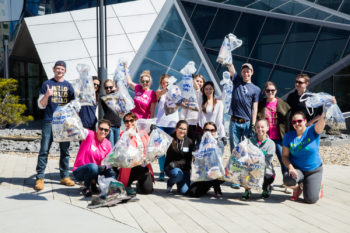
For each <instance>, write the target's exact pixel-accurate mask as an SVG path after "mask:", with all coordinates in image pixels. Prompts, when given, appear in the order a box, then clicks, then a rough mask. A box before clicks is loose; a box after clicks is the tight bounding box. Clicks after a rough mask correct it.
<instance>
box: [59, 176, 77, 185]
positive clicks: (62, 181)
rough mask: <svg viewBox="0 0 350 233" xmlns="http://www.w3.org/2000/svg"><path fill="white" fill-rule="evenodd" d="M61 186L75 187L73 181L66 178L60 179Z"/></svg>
mask: <svg viewBox="0 0 350 233" xmlns="http://www.w3.org/2000/svg"><path fill="white" fill-rule="evenodd" d="M61 184H63V185H65V186H74V185H75V183H74V181H73V180H72V179H71V178H70V177H66V178H63V179H61Z"/></svg>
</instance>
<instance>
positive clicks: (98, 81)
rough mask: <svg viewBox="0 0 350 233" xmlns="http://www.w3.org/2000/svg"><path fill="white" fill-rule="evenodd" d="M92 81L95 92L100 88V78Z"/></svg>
mask: <svg viewBox="0 0 350 233" xmlns="http://www.w3.org/2000/svg"><path fill="white" fill-rule="evenodd" d="M93 82H94V89H95V92H97V91H98V90H99V89H100V85H101V84H100V80H97V79H94V80H93Z"/></svg>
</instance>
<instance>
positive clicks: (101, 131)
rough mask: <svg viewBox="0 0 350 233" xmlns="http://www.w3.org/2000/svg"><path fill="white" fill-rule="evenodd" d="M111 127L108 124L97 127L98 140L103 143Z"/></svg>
mask: <svg viewBox="0 0 350 233" xmlns="http://www.w3.org/2000/svg"><path fill="white" fill-rule="evenodd" d="M109 130H110V127H109V125H108V124H107V123H101V124H100V125H99V126H98V127H97V140H98V141H100V142H102V141H103V140H104V139H105V138H106V137H107V135H108V133H109Z"/></svg>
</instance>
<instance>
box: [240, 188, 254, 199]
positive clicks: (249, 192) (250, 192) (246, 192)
mask: <svg viewBox="0 0 350 233" xmlns="http://www.w3.org/2000/svg"><path fill="white" fill-rule="evenodd" d="M251 195H252V191H250V190H246V191H244V193H243V194H242V200H243V201H246V200H248V199H249V198H250V196H251Z"/></svg>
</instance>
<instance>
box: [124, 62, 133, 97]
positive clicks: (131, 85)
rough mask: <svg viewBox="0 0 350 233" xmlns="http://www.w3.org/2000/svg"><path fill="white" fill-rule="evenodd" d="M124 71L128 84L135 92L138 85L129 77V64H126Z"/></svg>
mask: <svg viewBox="0 0 350 233" xmlns="http://www.w3.org/2000/svg"><path fill="white" fill-rule="evenodd" d="M124 69H125V76H126V82H127V83H128V85H129V87H131V89H133V90H135V86H136V83H134V82H133V81H132V79H131V77H130V75H129V72H126V71H127V69H128V67H127V64H126V63H124Z"/></svg>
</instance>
